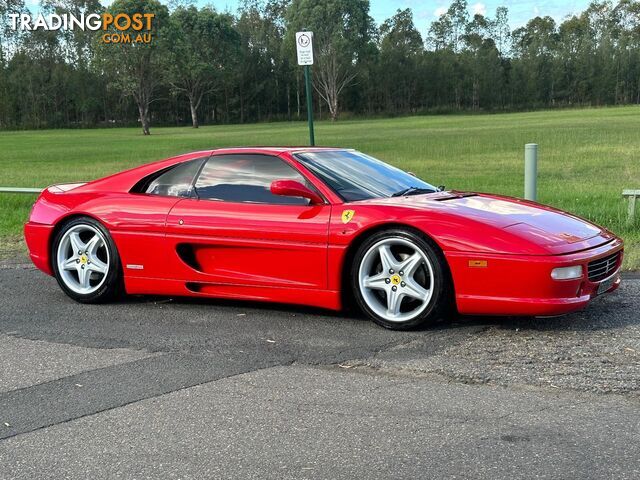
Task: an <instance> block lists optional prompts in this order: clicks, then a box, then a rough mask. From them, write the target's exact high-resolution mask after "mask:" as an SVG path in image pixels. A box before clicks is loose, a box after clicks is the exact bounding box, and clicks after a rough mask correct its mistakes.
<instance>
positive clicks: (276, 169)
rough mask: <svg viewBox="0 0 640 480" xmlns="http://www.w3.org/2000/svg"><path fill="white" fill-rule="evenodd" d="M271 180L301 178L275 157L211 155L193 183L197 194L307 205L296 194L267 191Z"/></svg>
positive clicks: (214, 197)
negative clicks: (285, 194)
mask: <svg viewBox="0 0 640 480" xmlns="http://www.w3.org/2000/svg"><path fill="white" fill-rule="evenodd" d="M274 180H297V181H298V182H300V183H302V184H303V185H308V183H307V182H306V180H305V178H304V177H303V176H302V175H301V174H300V173H299V172H298V171H296V170H295V169H294V168H292V167H291V166H290V165H288V164H287V163H286V162H284V161H283V160H282V159H280V158H278V157H273V156H271V155H251V154H247V155H244V154H231V155H214V156H213V157H211V158H209V160H207V163H206V164H205V166H204V168H203V169H202V172H200V175H199V176H198V180H197V181H196V185H195V193H196V195H197V196H198V198H201V199H207V200H221V201H224V202H236V203H237V202H247V203H268V204H276V205H308V204H309V200H308V199H306V198H300V197H283V196H281V195H274V194H272V193H271V183H272V182H273V181H274Z"/></svg>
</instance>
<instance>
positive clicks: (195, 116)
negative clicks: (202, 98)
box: [189, 98, 198, 128]
mask: <svg viewBox="0 0 640 480" xmlns="http://www.w3.org/2000/svg"><path fill="white" fill-rule="evenodd" d="M189 108H190V109H191V122H192V123H193V128H198V107H197V105H196V104H195V103H194V102H193V99H192V98H189Z"/></svg>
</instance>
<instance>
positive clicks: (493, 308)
mask: <svg viewBox="0 0 640 480" xmlns="http://www.w3.org/2000/svg"><path fill="white" fill-rule="evenodd" d="M616 252H620V256H619V258H618V262H617V265H616V267H615V270H614V272H613V273H612V274H610V275H608V276H607V278H605V279H602V280H599V281H597V282H592V281H590V280H589V279H588V277H587V271H588V270H587V266H588V264H589V262H591V261H593V260H597V259H600V258H603V257H607V256H609V255H612V254H614V253H616ZM622 252H623V242H622V240H620V239H614V240H612V241H611V242H609V243H607V244H605V245H601V246H599V247H596V248H592V249H589V250H584V251H581V252H577V253H572V254H567V255H550V256H532V255H522V256H520V255H496V254H491V255H484V254H473V253H468V252H449V253H446V257H447V260H448V263H449V267H450V268H451V273H452V276H453V282H454V288H455V292H456V304H457V308H458V311H459V312H460V313H462V314H466V315H524V316H553V315H562V314H565V313H570V312H573V311H576V310H580V309H581V308H584V307H585V306H586V305H587V304H588V303H589V301H590V300H591V299H593V298H594V297H596V296H597V295H599V294H603V293H608V292H612V291H614V290H616V289H617V288H618V287H619V286H620V275H619V272H620V267H621V265H622ZM478 265H481V267H478ZM572 265H582V266H583V277H582V278H578V279H572V280H553V279H552V278H551V271H552V270H553V269H554V268H557V267H566V266H572ZM605 282H607V285H606V289H604V291H600V292H598V287H599V286H600V285H601V284H604V283H605Z"/></svg>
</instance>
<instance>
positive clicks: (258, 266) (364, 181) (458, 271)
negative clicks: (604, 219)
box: [25, 147, 623, 329]
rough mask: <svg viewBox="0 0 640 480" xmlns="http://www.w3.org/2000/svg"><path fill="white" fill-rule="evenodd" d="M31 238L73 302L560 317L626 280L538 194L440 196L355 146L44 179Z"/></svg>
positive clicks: (601, 242)
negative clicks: (171, 301) (194, 302)
mask: <svg viewBox="0 0 640 480" xmlns="http://www.w3.org/2000/svg"><path fill="white" fill-rule="evenodd" d="M25 237H26V241H27V245H28V247H29V251H30V254H31V258H32V260H33V262H34V263H35V265H36V266H37V267H38V268H40V269H41V270H42V271H44V272H46V273H48V274H50V275H54V276H55V277H56V279H57V280H58V283H59V284H60V287H61V288H62V290H64V292H65V293H66V294H67V295H69V296H70V297H71V298H73V299H74V300H77V301H79V302H87V303H90V302H91V303H93V302H103V301H106V300H108V299H112V298H114V297H115V296H116V295H117V294H119V293H122V292H126V293H128V294H164V295H189V296H196V297H215V298H232V299H250V300H264V301H273V302H284V303H297V304H305V305H314V306H320V307H325V308H330V309H336V310H337V309H340V308H342V307H343V306H344V305H345V304H347V303H350V302H351V301H355V304H357V306H359V307H360V308H361V309H362V311H364V313H366V314H367V315H368V316H369V317H371V318H372V319H373V320H374V321H375V322H377V323H379V324H380V325H382V326H384V327H387V328H392V329H408V328H412V327H415V326H418V325H422V324H425V323H427V322H430V321H433V320H435V319H438V318H441V317H442V316H444V315H446V313H447V312H448V311H450V310H452V309H457V311H458V312H460V313H462V314H491V315H558V314H563V313H567V312H571V311H574V310H577V309H580V308H582V307H584V306H585V305H587V303H588V302H589V301H590V300H591V299H592V298H593V297H595V296H596V295H599V294H602V293H605V292H610V291H612V290H615V289H616V288H617V287H618V285H619V284H620V277H619V270H620V265H621V263H622V254H623V242H622V240H620V239H619V238H617V237H616V236H615V235H613V234H612V233H611V232H609V231H607V230H605V229H603V228H601V227H598V226H596V225H593V224H592V223H589V222H587V221H585V220H582V219H580V218H577V217H575V216H573V215H570V214H568V213H564V212H561V211H558V210H555V209H553V208H550V207H546V206H543V205H539V204H536V203H533V202H528V201H525V200H520V199H516V198H508V197H503V196H498V195H488V194H483V193H471V192H459V191H444V190H442V189H439V188H436V187H434V186H432V185H430V184H429V183H426V182H424V181H422V180H420V179H418V178H416V177H415V176H413V175H412V174H409V173H405V172H403V171H402V170H399V169H397V168H395V167H392V166H390V165H388V164H386V163H383V162H381V161H379V160H376V159H375V158H372V157H370V156H368V155H365V154H363V153H360V152H358V151H355V150H347V149H336V148H275V147H268V148H233V149H221V150H214V151H204V152H196V153H190V154H187V155H181V156H178V157H174V158H170V159H167V160H163V161H160V162H156V163H152V164H149V165H144V166H141V167H138V168H134V169H132V170H128V171H126V172H122V173H118V174H116V175H112V176H110V177H107V178H103V179H100V180H95V181H93V182H89V183H76V184H65V185H56V186H52V187H49V188H47V189H46V190H45V191H44V192H43V193H42V195H40V198H39V199H38V200H37V201H36V203H35V205H34V207H33V211H32V212H31V216H30V218H29V222H28V223H27V224H26V225H25Z"/></svg>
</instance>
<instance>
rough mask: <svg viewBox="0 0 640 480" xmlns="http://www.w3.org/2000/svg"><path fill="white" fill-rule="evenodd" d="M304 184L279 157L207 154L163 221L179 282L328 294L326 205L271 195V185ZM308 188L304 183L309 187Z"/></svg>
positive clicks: (294, 171)
mask: <svg viewBox="0 0 640 480" xmlns="http://www.w3.org/2000/svg"><path fill="white" fill-rule="evenodd" d="M280 179H293V180H298V181H300V182H302V183H305V182H306V180H305V178H304V177H303V176H302V175H301V174H300V173H299V172H298V171H297V170H295V169H294V168H293V167H292V166H291V165H289V164H288V163H286V162H285V161H284V160H282V159H281V158H278V157H275V156H270V155H262V154H261V155H257V154H224V155H214V156H212V157H211V158H210V159H209V160H207V162H206V163H205V165H204V166H203V168H202V171H201V172H200V174H199V176H198V178H197V179H196V182H195V185H194V194H195V195H194V197H193V198H188V199H183V200H181V201H179V202H178V203H177V204H176V205H175V206H174V207H173V208H172V210H171V211H170V213H169V215H168V217H167V226H166V228H167V242H168V243H169V246H170V249H171V250H172V251H173V252H175V255H173V258H174V259H175V260H176V261H177V264H176V265H175V268H172V269H170V270H171V271H176V272H178V279H180V280H186V281H190V282H203V283H206V282H209V283H213V284H224V285H249V286H263V287H291V288H305V289H314V288H315V289H318V288H319V289H326V288H327V240H328V228H329V218H330V215H331V205H329V204H326V203H325V204H322V205H309V201H308V200H306V199H303V198H298V197H282V196H277V195H273V194H272V193H271V192H270V185H271V182H272V181H274V180H280ZM307 185H309V184H308V183H307Z"/></svg>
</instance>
